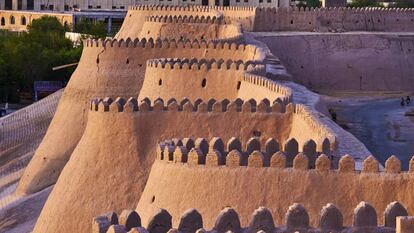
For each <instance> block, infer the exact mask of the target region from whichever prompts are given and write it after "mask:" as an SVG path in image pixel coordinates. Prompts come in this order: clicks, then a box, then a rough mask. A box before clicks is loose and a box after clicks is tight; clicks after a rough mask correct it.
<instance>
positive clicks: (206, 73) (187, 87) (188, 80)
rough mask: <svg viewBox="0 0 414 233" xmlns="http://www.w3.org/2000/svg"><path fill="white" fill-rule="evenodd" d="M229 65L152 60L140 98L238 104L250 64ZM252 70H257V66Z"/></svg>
mask: <svg viewBox="0 0 414 233" xmlns="http://www.w3.org/2000/svg"><path fill="white" fill-rule="evenodd" d="M229 62H230V63H228V62H224V61H221V63H219V62H216V61H215V60H210V61H204V62H203V61H197V60H195V61H190V60H188V59H187V60H170V61H168V60H150V61H148V64H147V70H146V75H145V80H144V85H143V88H142V91H141V92H140V94H139V97H140V99H142V98H145V97H148V98H151V99H156V98H157V97H161V98H163V99H168V98H175V99H183V98H188V99H190V100H192V101H195V100H196V99H198V98H201V99H208V98H210V97H214V98H216V99H229V100H235V99H236V98H237V93H238V90H239V89H240V86H239V85H240V84H239V82H240V81H241V79H240V78H241V77H242V76H243V74H244V73H245V72H246V70H245V69H247V67H248V66H249V63H243V62H240V63H236V62H233V61H229ZM249 67H250V68H253V65H252V64H250V66H249ZM246 95H248V94H246ZM274 99H276V98H274ZM274 99H273V100H274Z"/></svg>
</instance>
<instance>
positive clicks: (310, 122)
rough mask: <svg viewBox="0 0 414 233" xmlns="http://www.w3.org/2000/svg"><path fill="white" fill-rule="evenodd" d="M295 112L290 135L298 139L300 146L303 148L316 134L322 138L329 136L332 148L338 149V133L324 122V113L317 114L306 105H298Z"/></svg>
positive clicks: (319, 143) (320, 143)
mask: <svg viewBox="0 0 414 233" xmlns="http://www.w3.org/2000/svg"><path fill="white" fill-rule="evenodd" d="M295 112H296V114H294V116H293V121H292V122H293V123H292V130H291V132H290V137H291V138H295V139H296V140H298V142H299V143H298V144H299V148H303V147H304V146H305V144H306V143H307V142H308V141H309V140H311V139H312V138H311V137H315V136H316V137H317V138H319V139H320V140H324V139H325V138H328V139H329V141H331V142H332V143H331V147H332V148H331V149H332V150H336V147H337V140H336V137H337V135H336V134H335V133H334V132H333V130H332V129H330V128H328V127H327V126H326V124H324V123H323V120H322V119H324V118H326V117H325V116H324V115H322V114H316V113H314V111H311V110H310V109H309V108H308V107H306V106H304V105H296V106H295ZM311 135H312V136H311ZM317 145H322V142H318V143H317ZM318 149H319V150H321V148H318Z"/></svg>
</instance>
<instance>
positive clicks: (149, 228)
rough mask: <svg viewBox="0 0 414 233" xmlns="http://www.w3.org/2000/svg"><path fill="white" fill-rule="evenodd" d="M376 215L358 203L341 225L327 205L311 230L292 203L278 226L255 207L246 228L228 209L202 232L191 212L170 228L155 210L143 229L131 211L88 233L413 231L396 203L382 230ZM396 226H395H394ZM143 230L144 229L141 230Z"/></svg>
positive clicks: (98, 222)
mask: <svg viewBox="0 0 414 233" xmlns="http://www.w3.org/2000/svg"><path fill="white" fill-rule="evenodd" d="M377 212H379V210H376V209H375V208H374V207H372V206H371V205H370V204H369V203H367V202H361V203H359V204H358V205H357V206H356V207H355V210H354V222H353V225H352V226H351V225H349V226H345V227H344V225H343V213H342V211H341V210H340V209H338V208H337V207H336V206H335V205H333V204H332V203H328V204H326V205H325V206H323V207H322V208H321V211H320V216H319V224H318V225H317V226H314V228H313V227H311V226H310V225H309V213H308V212H307V210H306V208H305V207H304V206H303V205H301V204H299V203H294V204H292V205H291V206H289V209H288V210H287V211H286V216H285V219H284V221H283V224H284V225H282V223H275V221H274V219H273V216H272V213H271V212H270V211H269V209H268V208H266V207H263V206H261V207H258V208H257V209H255V210H254V211H253V212H252V215H251V217H250V219H249V224H247V223H246V224H241V223H240V218H239V214H238V212H237V210H236V209H234V208H231V207H225V208H223V209H222V210H221V211H220V212H219V213H218V215H217V217H216V218H215V219H216V222H215V224H214V226H213V227H212V228H210V229H211V230H210V229H208V230H209V231H208V230H205V229H204V227H205V225H204V221H205V216H203V215H202V214H201V213H200V212H199V211H198V210H197V209H194V208H191V209H188V210H186V211H185V212H183V213H182V215H181V217H179V224H178V225H174V226H175V227H176V228H174V227H173V224H172V219H175V218H174V217H172V216H171V214H170V213H169V212H168V210H165V209H158V210H156V211H154V213H152V215H151V217H150V221H149V223H148V224H147V225H143V224H142V223H141V217H140V215H139V214H138V213H137V212H136V211H133V210H123V211H122V212H120V214H119V215H118V214H117V213H115V212H108V213H106V214H103V215H100V216H97V217H95V218H94V219H93V221H92V229H91V232H92V233H102V232H108V233H109V232H110V233H113V232H117V233H126V232H127V231H128V232H149V233H156V232H157V233H167V232H170V233H177V232H183V233H195V232H197V233H207V232H211V233H213V232H216V233H225V232H229V231H230V232H234V233H241V232H245V233H256V232H273V233H293V232H314V233H324V232H337V233H340V232H341V233H347V232H353V233H374V232H375V233H377V232H381V233H395V232H396V233H410V232H411V231H412V229H413V222H414V217H413V216H407V215H408V213H407V211H406V209H405V208H404V206H403V205H401V203H399V202H392V203H390V204H389V205H388V206H387V209H386V210H385V211H384V216H385V219H386V220H385V225H384V226H383V227H382V226H381V224H378V222H377V221H376V216H377ZM396 225H397V226H396ZM144 226H145V227H144Z"/></svg>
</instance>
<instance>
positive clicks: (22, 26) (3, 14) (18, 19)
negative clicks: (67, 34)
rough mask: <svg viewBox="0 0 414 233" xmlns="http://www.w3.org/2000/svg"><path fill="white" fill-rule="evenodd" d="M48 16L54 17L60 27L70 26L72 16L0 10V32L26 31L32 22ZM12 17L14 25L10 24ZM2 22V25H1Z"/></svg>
mask: <svg viewBox="0 0 414 233" xmlns="http://www.w3.org/2000/svg"><path fill="white" fill-rule="evenodd" d="M45 15H49V16H54V17H56V18H57V19H58V21H59V22H60V23H61V24H62V25H65V24H66V25H68V26H70V25H72V20H73V18H72V14H60V13H50V12H48V13H41V12H40V13H39V12H31V11H4V10H0V30H10V31H26V30H27V25H29V24H31V23H32V22H33V20H35V19H39V18H41V17H42V16H45ZM12 17H13V18H14V23H12V21H11V20H12ZM3 20H4V25H3Z"/></svg>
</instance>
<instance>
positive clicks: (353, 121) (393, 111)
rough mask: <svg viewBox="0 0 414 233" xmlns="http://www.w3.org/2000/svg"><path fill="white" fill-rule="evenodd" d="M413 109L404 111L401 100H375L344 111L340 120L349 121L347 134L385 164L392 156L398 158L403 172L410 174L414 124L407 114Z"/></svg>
mask: <svg viewBox="0 0 414 233" xmlns="http://www.w3.org/2000/svg"><path fill="white" fill-rule="evenodd" d="M411 105H412V106H409V107H401V106H400V102H399V100H398V99H388V100H371V101H369V102H363V103H359V104H355V105H350V106H348V107H346V108H345V109H342V110H341V112H340V113H338V114H340V115H338V117H339V120H341V118H342V119H344V118H348V119H347V120H346V121H347V124H346V125H347V126H348V127H349V129H347V130H348V131H349V132H351V133H352V134H353V135H355V136H356V137H357V138H358V139H359V140H361V141H362V142H363V143H364V144H365V145H366V146H367V148H368V149H369V150H370V151H371V152H372V153H373V154H374V156H375V157H376V158H377V159H378V160H379V161H380V162H381V163H382V164H384V163H385V160H386V159H387V158H388V157H390V156H391V155H396V156H397V157H398V158H399V159H400V160H401V162H402V166H403V169H404V170H407V169H408V164H409V163H408V162H409V160H410V159H411V156H412V155H413V154H414V123H413V122H412V121H411V120H410V119H409V118H408V117H406V116H404V113H405V112H406V111H407V110H409V109H410V108H414V104H413V103H412V104H411ZM342 114H345V115H342ZM341 115H342V116H341Z"/></svg>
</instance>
